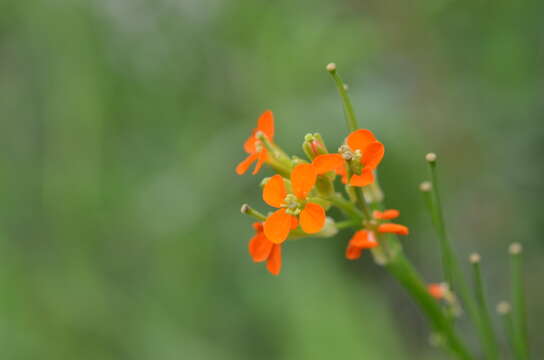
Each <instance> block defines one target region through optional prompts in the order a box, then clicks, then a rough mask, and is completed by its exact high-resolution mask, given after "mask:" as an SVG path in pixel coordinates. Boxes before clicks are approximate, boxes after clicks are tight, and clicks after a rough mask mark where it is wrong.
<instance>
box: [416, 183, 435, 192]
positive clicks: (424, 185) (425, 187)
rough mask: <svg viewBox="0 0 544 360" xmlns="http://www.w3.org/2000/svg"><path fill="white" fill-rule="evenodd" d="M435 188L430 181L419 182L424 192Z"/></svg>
mask: <svg viewBox="0 0 544 360" xmlns="http://www.w3.org/2000/svg"><path fill="white" fill-rule="evenodd" d="M432 188H433V184H432V183H431V182H430V181H424V182H422V183H421V184H419V190H420V191H423V192H429V191H431V190H432Z"/></svg>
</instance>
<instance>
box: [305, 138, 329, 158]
mask: <svg viewBox="0 0 544 360" xmlns="http://www.w3.org/2000/svg"><path fill="white" fill-rule="evenodd" d="M302 150H303V151H304V153H305V154H306V156H307V157H308V159H310V160H313V159H314V158H315V157H316V156H319V155H324V154H328V153H329V152H328V150H327V147H326V146H325V143H324V141H323V138H322V137H321V135H320V134H318V133H315V134H306V136H304V143H303V144H302Z"/></svg>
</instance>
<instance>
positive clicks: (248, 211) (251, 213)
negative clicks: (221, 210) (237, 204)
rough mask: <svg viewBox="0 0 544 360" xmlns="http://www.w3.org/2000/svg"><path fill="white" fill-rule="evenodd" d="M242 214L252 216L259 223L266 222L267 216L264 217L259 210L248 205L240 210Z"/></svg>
mask: <svg viewBox="0 0 544 360" xmlns="http://www.w3.org/2000/svg"><path fill="white" fill-rule="evenodd" d="M240 212H241V213H242V214H246V215H249V216H251V217H253V218H255V219H257V220H259V221H265V220H266V216H264V215H263V214H261V213H260V212H258V211H257V210H255V209H253V208H252V207H251V206H249V205H248V204H244V205H242V208H241V209H240Z"/></svg>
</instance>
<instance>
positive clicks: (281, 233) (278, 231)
mask: <svg viewBox="0 0 544 360" xmlns="http://www.w3.org/2000/svg"><path fill="white" fill-rule="evenodd" d="M293 217H294V216H293V215H289V214H287V213H286V212H285V209H279V210H278V211H276V212H275V213H273V214H272V215H270V216H269V217H268V218H267V219H266V220H265V222H264V234H265V235H266V237H267V238H268V240H270V241H272V242H273V243H275V244H281V243H282V242H284V241H285V239H287V236H289V231H291V224H292V223H293Z"/></svg>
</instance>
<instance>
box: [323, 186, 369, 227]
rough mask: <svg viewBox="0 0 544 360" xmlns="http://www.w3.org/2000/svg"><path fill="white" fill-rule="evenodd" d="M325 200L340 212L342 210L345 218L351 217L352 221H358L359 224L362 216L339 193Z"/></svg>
mask: <svg viewBox="0 0 544 360" xmlns="http://www.w3.org/2000/svg"><path fill="white" fill-rule="evenodd" d="M327 200H329V201H330V202H331V204H333V205H334V206H336V207H338V208H339V209H340V210H342V211H343V212H344V213H345V214H346V215H347V216H349V217H351V218H352V219H353V220H358V221H359V222H361V221H362V214H361V212H360V211H359V210H358V209H357V207H355V205H354V204H353V203H352V202H351V201H349V200H346V199H345V198H344V197H343V196H342V195H340V194H339V193H336V194H334V195H333V196H331V197H329V198H327Z"/></svg>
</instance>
